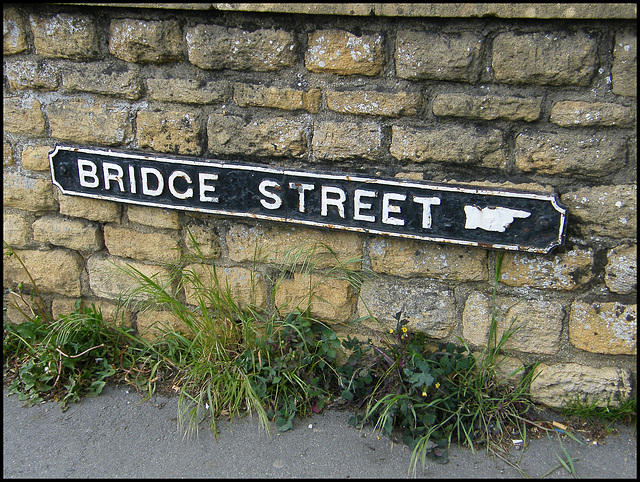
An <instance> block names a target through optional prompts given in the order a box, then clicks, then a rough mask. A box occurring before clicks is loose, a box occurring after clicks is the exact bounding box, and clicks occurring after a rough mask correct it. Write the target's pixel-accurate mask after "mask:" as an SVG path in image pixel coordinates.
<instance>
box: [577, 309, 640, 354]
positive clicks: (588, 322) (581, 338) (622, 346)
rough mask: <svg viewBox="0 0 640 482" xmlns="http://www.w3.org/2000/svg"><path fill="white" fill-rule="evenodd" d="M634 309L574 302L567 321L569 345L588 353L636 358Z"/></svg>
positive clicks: (636, 322)
mask: <svg viewBox="0 0 640 482" xmlns="http://www.w3.org/2000/svg"><path fill="white" fill-rule="evenodd" d="M637 318H638V310H637V305H635V304H634V305H625V304H622V303H618V302H610V303H584V302H582V301H574V302H573V304H572V305H571V315H570V317H569V341H570V342H571V344H572V345H573V346H575V347H576V348H579V349H581V350H586V351H590V352H592V353H604V354H608V355H637V354H638V348H637V343H638V319H637Z"/></svg>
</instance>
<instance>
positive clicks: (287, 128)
mask: <svg viewBox="0 0 640 482" xmlns="http://www.w3.org/2000/svg"><path fill="white" fill-rule="evenodd" d="M207 134H208V138H209V150H210V151H211V153H212V154H215V155H223V156H258V157H301V156H303V155H305V154H306V152H307V134H306V132H305V125H304V123H303V122H301V121H299V120H289V119H285V118H284V117H273V118H267V119H255V120H253V121H251V122H249V123H246V122H245V121H244V120H243V119H242V118H240V117H235V116H224V115H219V114H213V115H211V116H209V122H208V124H207Z"/></svg>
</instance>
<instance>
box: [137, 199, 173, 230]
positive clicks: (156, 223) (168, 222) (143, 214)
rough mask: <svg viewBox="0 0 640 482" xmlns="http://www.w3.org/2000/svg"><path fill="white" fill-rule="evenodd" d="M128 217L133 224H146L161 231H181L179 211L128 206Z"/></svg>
mask: <svg viewBox="0 0 640 482" xmlns="http://www.w3.org/2000/svg"><path fill="white" fill-rule="evenodd" d="M127 217H128V218H129V221H131V222H132V223H138V224H144V225H145V226H151V227H154V228H159V229H180V216H179V214H178V212H177V211H170V210H168V209H162V208H154V207H148V206H134V205H129V206H127Z"/></svg>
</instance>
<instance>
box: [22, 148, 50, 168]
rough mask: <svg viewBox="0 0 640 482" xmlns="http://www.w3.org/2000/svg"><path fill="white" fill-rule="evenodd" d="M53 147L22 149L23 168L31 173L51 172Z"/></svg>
mask: <svg viewBox="0 0 640 482" xmlns="http://www.w3.org/2000/svg"><path fill="white" fill-rule="evenodd" d="M51 151H53V148H52V147H51V146H24V147H23V149H22V157H21V160H22V167H23V168H24V169H29V170H31V171H48V170H49V153H50V152H51Z"/></svg>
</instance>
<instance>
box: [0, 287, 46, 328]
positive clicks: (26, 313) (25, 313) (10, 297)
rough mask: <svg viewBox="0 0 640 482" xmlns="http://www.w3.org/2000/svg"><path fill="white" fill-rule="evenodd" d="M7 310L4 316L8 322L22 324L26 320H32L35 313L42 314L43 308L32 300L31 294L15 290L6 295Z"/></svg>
mask: <svg viewBox="0 0 640 482" xmlns="http://www.w3.org/2000/svg"><path fill="white" fill-rule="evenodd" d="M6 300H7V301H6V305H5V306H6V310H5V311H4V313H3V318H4V320H6V322H7V323H12V324H14V325H20V324H21V323H24V322H25V321H31V320H32V318H33V314H34V313H35V314H42V310H41V309H39V308H38V305H37V304H36V303H35V302H34V301H35V300H31V297H30V296H24V295H22V296H21V295H20V294H18V293H15V292H11V291H10V292H8V293H7V295H6Z"/></svg>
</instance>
